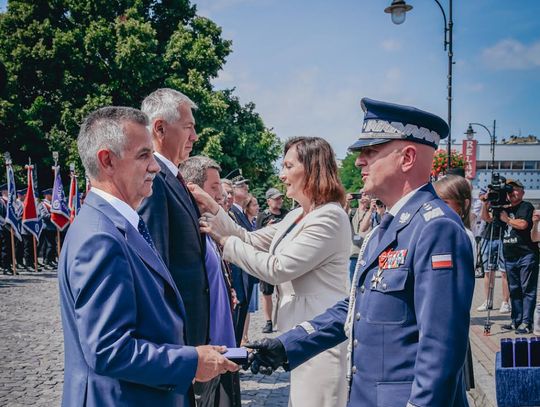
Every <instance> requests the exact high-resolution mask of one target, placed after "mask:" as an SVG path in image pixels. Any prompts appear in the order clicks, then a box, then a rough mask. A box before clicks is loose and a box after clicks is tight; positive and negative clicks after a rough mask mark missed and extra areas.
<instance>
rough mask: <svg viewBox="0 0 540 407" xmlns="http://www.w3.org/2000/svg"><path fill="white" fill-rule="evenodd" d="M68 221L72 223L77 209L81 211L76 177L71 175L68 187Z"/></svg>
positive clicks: (77, 211)
mask: <svg viewBox="0 0 540 407" xmlns="http://www.w3.org/2000/svg"><path fill="white" fill-rule="evenodd" d="M68 207H69V221H70V222H71V223H73V220H74V219H75V216H77V215H78V213H79V209H81V200H80V196H79V187H78V183H77V177H76V176H75V174H74V173H73V172H72V173H71V183H70V185H69V201H68Z"/></svg>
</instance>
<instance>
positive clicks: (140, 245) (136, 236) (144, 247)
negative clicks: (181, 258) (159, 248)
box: [84, 191, 185, 314]
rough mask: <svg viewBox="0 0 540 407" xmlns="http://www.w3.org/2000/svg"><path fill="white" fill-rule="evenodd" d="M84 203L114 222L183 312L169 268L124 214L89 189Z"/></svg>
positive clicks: (180, 298) (132, 248) (131, 247)
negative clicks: (174, 295)
mask: <svg viewBox="0 0 540 407" xmlns="http://www.w3.org/2000/svg"><path fill="white" fill-rule="evenodd" d="M84 203H85V204H88V205H89V206H92V207H93V208H95V209H97V210H98V211H100V212H101V213H103V214H104V215H105V216H106V217H107V218H108V219H110V220H111V221H112V222H113V223H114V225H115V226H116V228H117V229H118V230H119V232H120V233H121V234H122V235H123V236H124V238H125V239H126V241H127V243H128V247H129V248H130V249H131V250H132V251H134V252H135V253H136V254H137V255H138V256H139V257H140V258H141V260H142V261H143V262H144V263H145V264H146V265H147V266H148V268H149V270H151V271H153V272H154V273H157V274H158V275H159V276H160V277H161V278H162V279H164V280H165V281H166V282H167V284H169V285H170V286H171V288H172V289H173V291H174V292H175V293H176V296H177V297H178V300H179V304H180V308H181V310H182V312H183V313H184V314H185V309H184V304H183V301H182V297H181V295H180V293H179V292H178V289H177V288H176V284H175V283H174V281H173V279H172V277H171V275H170V273H169V270H168V269H167V267H166V266H165V264H164V263H163V261H162V260H161V257H159V254H157V253H156V252H155V251H154V250H152V248H151V247H150V246H149V245H148V243H147V242H146V240H144V238H143V237H142V236H141V234H140V233H139V232H138V231H137V230H136V229H135V228H134V227H133V226H132V225H131V224H130V223H129V222H128V220H127V219H126V218H125V217H124V216H122V215H121V214H120V212H118V211H117V210H116V209H114V207H113V206H112V205H110V204H109V203H108V202H106V201H105V200H104V199H103V198H101V197H100V196H98V195H97V194H95V193H92V192H91V191H90V193H89V194H88V196H87V197H86V199H85V201H84Z"/></svg>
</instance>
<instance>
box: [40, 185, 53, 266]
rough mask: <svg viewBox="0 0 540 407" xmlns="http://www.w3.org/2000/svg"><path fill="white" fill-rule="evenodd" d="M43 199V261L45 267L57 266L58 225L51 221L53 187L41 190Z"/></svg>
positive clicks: (41, 206)
mask: <svg viewBox="0 0 540 407" xmlns="http://www.w3.org/2000/svg"><path fill="white" fill-rule="evenodd" d="M41 193H42V194H43V198H44V199H43V200H42V201H41V205H40V216H41V219H43V224H44V228H43V232H42V233H43V239H41V241H42V242H43V243H42V244H43V247H42V250H43V263H44V264H45V267H48V268H56V263H55V260H56V226H54V223H52V222H51V199H52V189H51V188H47V189H44V190H43V191H41Z"/></svg>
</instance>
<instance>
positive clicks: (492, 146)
mask: <svg viewBox="0 0 540 407" xmlns="http://www.w3.org/2000/svg"><path fill="white" fill-rule="evenodd" d="M496 123H497V121H496V120H493V133H492V132H491V131H489V129H488V128H487V127H486V126H484V125H483V124H482V123H469V127H468V128H467V131H466V132H465V135H466V136H467V138H469V137H472V136H473V134H474V133H476V132H475V131H474V130H473V128H472V126H473V125H475V126H480V127H483V128H484V129H485V130H486V131H487V132H488V134H489V144H490V152H491V163H490V164H489V167H490V170H492V171H493V170H494V169H495V143H496V142H497V138H496V137H495V125H496Z"/></svg>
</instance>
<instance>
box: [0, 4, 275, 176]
mask: <svg viewBox="0 0 540 407" xmlns="http://www.w3.org/2000/svg"><path fill="white" fill-rule="evenodd" d="M231 45H232V44H231V41H228V40H224V39H222V38H221V28H220V27H218V26H217V25H216V24H215V23H213V22H212V21H211V20H209V19H207V18H204V17H200V16H197V14H196V7H195V6H193V5H191V4H190V2H189V1H188V0H161V1H157V0H49V1H40V2H28V1H27V0H10V1H9V2H8V7H7V11H6V12H5V13H1V14H0V60H2V61H4V63H5V65H6V70H7V76H8V84H7V87H6V90H5V91H4V92H3V93H2V94H0V131H1V140H2V144H1V147H0V149H1V150H2V151H6V150H7V151H10V152H11V154H12V157H13V160H14V162H17V163H25V162H26V161H27V158H28V156H32V159H33V161H34V162H38V163H44V167H45V168H47V167H50V165H51V164H52V158H51V151H53V150H56V151H59V152H60V157H61V163H62V165H63V167H64V170H65V169H67V162H71V161H74V162H76V163H77V164H78V166H79V172H80V170H81V166H80V161H79V158H78V154H77V149H76V143H75V139H76V136H77V133H78V129H79V125H80V123H81V121H82V119H83V118H84V117H85V116H86V115H87V114H88V113H89V112H90V111H92V110H94V109H96V108H98V107H101V106H104V105H110V104H114V105H125V106H134V107H139V106H140V103H141V101H142V99H143V98H144V97H145V96H146V95H147V94H148V93H150V92H151V91H153V90H155V89H156V88H159V87H163V86H168V87H172V88H175V89H178V90H180V91H182V92H184V93H185V94H187V95H188V96H189V97H190V98H192V99H193V101H194V102H195V103H197V105H198V106H199V109H198V111H197V113H196V119H197V122H198V131H199V135H200V140H199V142H198V143H197V144H196V150H195V152H194V153H203V154H206V155H209V156H211V157H212V158H215V159H216V160H218V161H219V162H220V163H221V164H222V166H223V169H224V171H230V170H232V169H234V168H237V167H239V168H242V169H243V170H244V175H245V176H246V177H248V178H250V179H252V180H253V182H255V183H261V184H263V183H264V182H265V181H266V180H267V179H268V178H269V177H270V176H271V175H272V174H274V173H275V169H274V165H273V163H274V161H275V160H276V158H277V157H278V156H279V153H280V148H281V143H280V141H279V139H278V138H277V137H276V135H275V134H274V133H273V132H272V131H271V130H269V129H267V128H266V127H265V126H264V122H263V121H262V119H261V117H260V116H259V115H258V114H257V113H256V111H255V106H254V105H253V104H252V103H248V104H247V105H242V104H241V103H240V102H239V100H238V98H237V97H235V96H234V94H233V92H234V90H225V91H216V90H214V89H213V86H212V84H211V80H212V79H214V78H216V77H217V75H218V73H219V71H220V69H222V67H223V65H224V63H225V59H226V57H227V56H228V55H229V54H230V53H231ZM42 174H47V175H48V179H49V180H50V178H51V175H50V171H40V175H42Z"/></svg>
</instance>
